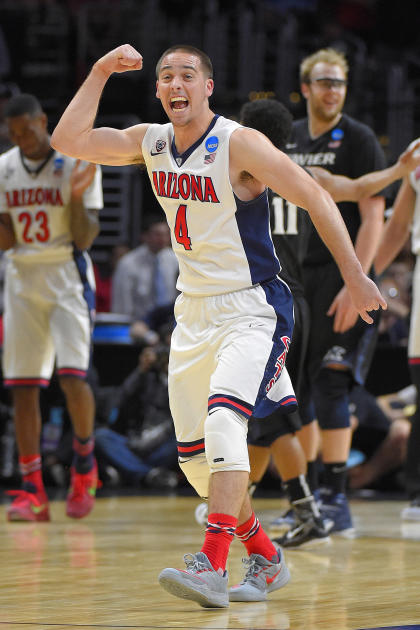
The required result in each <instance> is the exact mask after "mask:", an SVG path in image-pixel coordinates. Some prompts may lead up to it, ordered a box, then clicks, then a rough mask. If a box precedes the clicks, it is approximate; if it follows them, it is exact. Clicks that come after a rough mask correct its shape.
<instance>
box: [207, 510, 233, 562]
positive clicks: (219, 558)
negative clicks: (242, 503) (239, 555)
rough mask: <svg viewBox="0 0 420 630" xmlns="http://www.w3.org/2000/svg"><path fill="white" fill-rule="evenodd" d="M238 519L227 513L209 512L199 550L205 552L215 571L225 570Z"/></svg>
mask: <svg viewBox="0 0 420 630" xmlns="http://www.w3.org/2000/svg"><path fill="white" fill-rule="evenodd" d="M237 524H238V519H237V518H235V517H234V516H230V515H229V514H218V513H213V514H209V516H208V519H207V527H206V537H205V539H204V544H203V546H202V548H201V551H202V552H203V553H205V554H206V556H207V558H208V559H209V561H210V564H211V566H212V567H213V569H214V570H215V571H217V570H218V569H222V570H223V571H224V570H225V567H226V560H227V557H228V553H229V547H230V543H231V542H232V540H233V536H234V533H235V527H236V525H237Z"/></svg>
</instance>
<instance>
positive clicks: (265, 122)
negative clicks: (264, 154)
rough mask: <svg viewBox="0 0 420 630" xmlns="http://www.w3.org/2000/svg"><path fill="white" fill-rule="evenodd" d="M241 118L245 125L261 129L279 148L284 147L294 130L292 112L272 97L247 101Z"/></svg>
mask: <svg viewBox="0 0 420 630" xmlns="http://www.w3.org/2000/svg"><path fill="white" fill-rule="evenodd" d="M239 119H240V122H241V124H242V125H244V126H245V127H252V129H256V130H257V131H261V133H263V134H264V135H266V136H267V138H269V140H271V142H272V143H273V144H274V146H275V147H277V148H278V149H284V147H285V145H286V142H287V140H288V139H289V137H290V133H291V131H292V122H293V116H292V114H291V113H290V112H289V110H288V109H287V107H285V106H284V105H283V103H280V102H279V101H276V100H274V99H271V98H262V99H257V100H255V101H251V102H249V103H245V105H243V106H242V108H241V112H240V116H239Z"/></svg>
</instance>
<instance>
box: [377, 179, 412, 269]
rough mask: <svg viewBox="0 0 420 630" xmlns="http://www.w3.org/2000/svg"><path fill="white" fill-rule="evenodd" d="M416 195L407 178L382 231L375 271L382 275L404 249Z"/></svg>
mask: <svg viewBox="0 0 420 630" xmlns="http://www.w3.org/2000/svg"><path fill="white" fill-rule="evenodd" d="M415 201H416V193H415V191H414V189H413V187H412V186H411V184H410V181H409V179H408V177H406V178H405V179H404V181H403V183H402V184H401V187H400V190H399V191H398V195H397V197H396V199H395V203H394V210H393V213H392V215H391V216H390V218H389V219H388V221H387V222H386V223H385V227H384V229H383V231H382V238H381V242H380V243H379V247H378V251H377V253H376V257H375V269H376V271H377V272H378V273H382V272H383V271H384V269H386V268H387V267H388V265H389V264H391V263H392V261H393V260H394V258H395V256H396V255H397V254H398V252H399V251H400V250H401V248H402V247H403V245H404V243H405V242H406V240H407V238H408V236H409V234H410V227H411V223H412V220H413V214H414V206H415Z"/></svg>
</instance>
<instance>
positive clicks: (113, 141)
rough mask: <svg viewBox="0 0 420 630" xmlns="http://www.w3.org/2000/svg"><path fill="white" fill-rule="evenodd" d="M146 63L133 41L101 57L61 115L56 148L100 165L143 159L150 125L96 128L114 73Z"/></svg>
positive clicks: (55, 143) (54, 137)
mask: <svg viewBox="0 0 420 630" xmlns="http://www.w3.org/2000/svg"><path fill="white" fill-rule="evenodd" d="M142 65H143V59H142V56H141V55H140V53H139V52H137V50H135V49H134V48H133V47H132V46H130V45H129V44H123V45H122V46H119V47H118V48H115V49H114V50H111V51H110V52H109V53H107V54H106V55H104V56H103V57H101V58H100V59H99V60H98V61H97V62H96V63H95V64H94V65H93V67H92V70H91V72H90V73H89V75H88V77H87V79H86V80H85V82H84V83H83V84H82V86H81V87H80V89H79V90H78V92H77V93H76V95H75V96H74V98H73V100H72V101H71V102H70V104H69V105H68V107H67V109H66V110H65V111H64V113H63V115H62V116H61V118H60V120H59V122H58V125H57V126H56V128H55V130H54V132H53V134H52V136H51V145H52V146H53V147H54V149H56V150H57V151H60V152H61V153H64V154H66V155H70V156H72V157H76V158H80V159H83V160H87V161H88V162H95V163H97V164H108V165H111V166H120V165H123V164H134V163H137V162H142V161H143V160H142V155H141V143H142V141H143V137H144V134H145V133H146V130H147V127H148V125H147V124H140V125H135V126H134V127H129V128H128V129H123V130H120V129H112V128H109V127H100V128H99V129H94V128H93V125H94V123H95V118H96V114H97V111H98V105H99V101H100V98H101V95H102V92H103V89H104V87H105V84H106V82H107V81H108V79H109V77H110V76H111V74H112V73H113V72H118V73H121V72H128V71H131V70H140V69H141V68H142Z"/></svg>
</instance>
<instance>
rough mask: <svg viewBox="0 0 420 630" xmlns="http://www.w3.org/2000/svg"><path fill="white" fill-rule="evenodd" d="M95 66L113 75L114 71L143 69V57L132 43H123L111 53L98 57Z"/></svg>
mask: <svg viewBox="0 0 420 630" xmlns="http://www.w3.org/2000/svg"><path fill="white" fill-rule="evenodd" d="M95 67H97V68H98V69H100V70H102V72H104V74H106V75H108V76H109V75H111V74H112V73H113V72H128V71H129V70H141V69H142V67H143V57H142V56H141V54H140V53H139V52H137V50H136V49H135V48H133V47H132V46H130V44H122V46H118V48H114V50H111V51H110V52H109V53H107V54H106V55H104V56H103V57H101V58H100V59H98V61H97V62H96V63H95Z"/></svg>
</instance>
